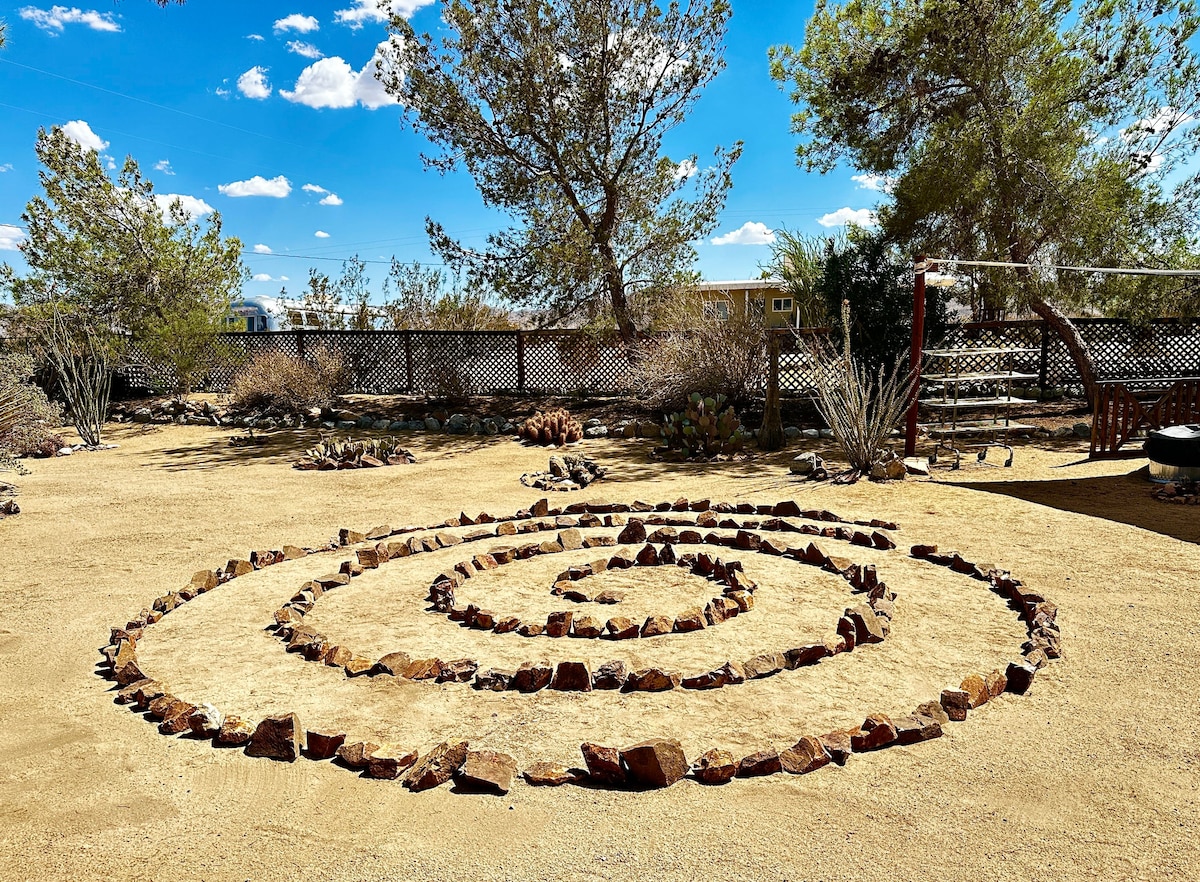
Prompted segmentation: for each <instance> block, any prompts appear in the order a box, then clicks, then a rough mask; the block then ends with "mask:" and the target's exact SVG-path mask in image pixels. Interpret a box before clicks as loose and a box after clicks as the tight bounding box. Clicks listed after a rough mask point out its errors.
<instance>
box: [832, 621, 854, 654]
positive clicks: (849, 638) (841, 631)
mask: <svg viewBox="0 0 1200 882" xmlns="http://www.w3.org/2000/svg"><path fill="white" fill-rule="evenodd" d="M837 634H838V637H840V638H841V639H842V640H843V641H844V642H845V644H846V645H845V650H844V651H845V652H851V651H853V650H854V646H855V637H856V635H857V634H858V628H857V627H856V626H855V624H854V620H853V619H851V618H850V617H849V616H842V617H841V618H840V619H838V623H837Z"/></svg>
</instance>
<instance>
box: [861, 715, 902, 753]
mask: <svg viewBox="0 0 1200 882" xmlns="http://www.w3.org/2000/svg"><path fill="white" fill-rule="evenodd" d="M895 740H896V727H895V726H894V725H893V724H892V721H891V719H890V718H889V717H887V716H886V715H884V714H871V715H870V716H869V717H867V718H866V720H864V721H863V724H862V725H861V726H860V727H859V729H858V732H855V733H851V735H850V747H851V749H853V750H855V751H857V752H858V753H863V752H865V751H868V750H878V749H879V748H881V747H887V746H888V745H889V744H891V743H892V742H893V741H895Z"/></svg>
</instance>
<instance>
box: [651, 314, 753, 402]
mask: <svg viewBox="0 0 1200 882" xmlns="http://www.w3.org/2000/svg"><path fill="white" fill-rule="evenodd" d="M674 321H675V324H674V325H672V326H670V327H668V328H666V329H665V330H663V331H662V332H660V333H658V334H656V335H655V336H653V337H651V338H649V339H647V340H646V341H644V342H643V344H642V346H641V348H640V351H639V352H638V357H637V358H636V360H635V363H634V365H633V369H632V371H633V372H632V376H631V382H630V386H631V390H630V391H632V392H633V393H634V394H635V395H637V396H638V397H640V398H644V399H645V400H646V401H647V403H649V404H650V406H651V407H653V408H655V409H657V410H660V411H667V412H669V411H675V410H682V409H683V408H685V407H687V405H688V402H689V400H690V398H691V396H692V395H694V394H695V393H700V394H701V395H720V396H723V397H724V398H725V399H726V400H727V401H728V402H729V404H730V405H731V406H733V407H742V406H744V405H746V404H747V403H748V402H749V400H750V398H751V397H752V396H753V395H754V394H755V393H756V391H757V390H758V388H759V387H760V385H761V383H762V378H763V370H764V366H765V364H766V357H767V330H766V326H765V324H764V323H763V320H762V318H761V317H758V316H753V315H750V316H747V315H741V314H738V315H731V316H730V317H729V319H727V320H719V319H712V318H705V317H703V315H702V314H701V313H700V312H699V310H687V311H680V313H679V314H677V315H676V316H675V317H674Z"/></svg>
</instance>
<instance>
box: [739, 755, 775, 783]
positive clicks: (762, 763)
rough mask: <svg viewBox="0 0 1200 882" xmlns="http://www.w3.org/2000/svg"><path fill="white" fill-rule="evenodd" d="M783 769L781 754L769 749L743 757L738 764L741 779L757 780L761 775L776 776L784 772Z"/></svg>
mask: <svg viewBox="0 0 1200 882" xmlns="http://www.w3.org/2000/svg"><path fill="white" fill-rule="evenodd" d="M782 768H783V767H782V766H781V765H780V762H779V754H778V753H777V752H776V751H775V749H774V748H767V749H766V750H760V751H758V752H757V753H752V754H750V755H749V756H744V757H742V761H741V762H740V763H738V771H737V774H738V777H739V778H757V777H759V776H761V775H774V774H775V773H776V772H779V771H782Z"/></svg>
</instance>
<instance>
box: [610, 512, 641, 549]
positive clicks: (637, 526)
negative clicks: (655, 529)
mask: <svg viewBox="0 0 1200 882" xmlns="http://www.w3.org/2000/svg"><path fill="white" fill-rule="evenodd" d="M645 541H646V524H645V522H644V521H643V520H642V519H641V518H630V519H629V523H627V524H626V525H625V529H623V530H622V531H621V532H620V533H618V534H617V542H619V543H620V544H621V545H632V544H633V543H635V542H645Z"/></svg>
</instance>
